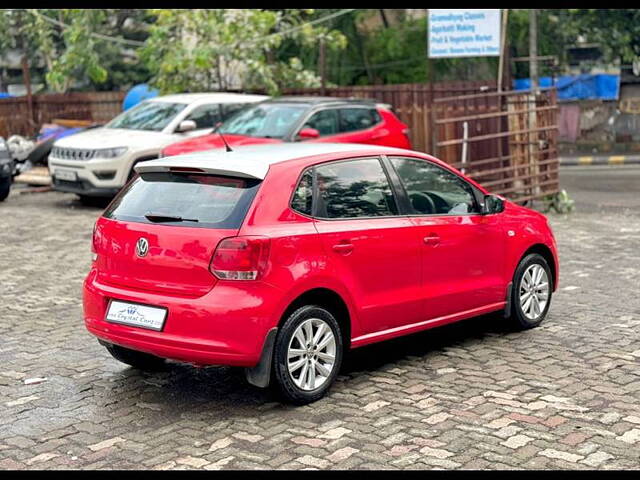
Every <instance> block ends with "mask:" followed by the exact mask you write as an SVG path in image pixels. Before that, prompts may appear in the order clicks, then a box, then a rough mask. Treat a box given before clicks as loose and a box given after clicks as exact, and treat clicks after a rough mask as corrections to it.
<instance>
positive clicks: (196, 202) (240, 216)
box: [104, 172, 260, 228]
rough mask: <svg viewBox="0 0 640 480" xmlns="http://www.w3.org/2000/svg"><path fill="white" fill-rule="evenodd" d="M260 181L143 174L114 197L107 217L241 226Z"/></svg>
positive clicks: (225, 226) (148, 221) (224, 177)
mask: <svg viewBox="0 0 640 480" xmlns="http://www.w3.org/2000/svg"><path fill="white" fill-rule="evenodd" d="M259 185H260V181H259V180H253V179H245V178H235V177H227V176H219V175H203V174H195V173H178V172H147V173H142V174H141V175H140V176H139V177H138V178H136V179H135V180H134V181H133V182H131V183H130V184H129V185H128V186H127V187H125V189H123V190H122V192H121V193H120V194H118V196H117V197H116V198H115V200H114V201H113V202H112V203H111V205H110V206H109V207H108V208H107V210H106V211H105V212H104V216H105V217H106V218H113V219H116V220H123V221H129V222H140V223H162V224H168V225H179V226H185V227H204V228H239V227H240V225H241V224H242V221H243V220H244V216H245V215H246V213H247V210H248V209H249V205H250V204H251V202H252V200H253V198H254V197H255V194H256V192H257V190H258V187H259Z"/></svg>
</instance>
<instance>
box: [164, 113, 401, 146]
mask: <svg viewBox="0 0 640 480" xmlns="http://www.w3.org/2000/svg"><path fill="white" fill-rule="evenodd" d="M378 113H380V116H381V117H382V123H380V124H378V125H374V126H373V127H371V128H369V129H367V130H358V131H355V132H348V133H341V134H338V135H328V136H325V137H320V138H317V139H313V140H306V141H307V142H318V143H322V142H338V143H365V144H371V145H382V146H386V147H397V148H407V149H410V148H411V142H410V141H409V138H408V137H407V136H406V135H405V134H404V133H403V132H404V131H405V130H406V129H407V126H406V125H405V124H404V123H402V122H401V121H400V120H398V118H397V117H396V116H395V115H394V114H393V112H391V111H389V110H387V109H384V108H379V109H378ZM224 139H225V140H226V141H227V143H228V144H229V145H230V146H231V147H237V146H241V145H260V144H266V143H283V142H282V140H280V139H277V138H261V137H248V136H244V135H231V134H225V135H224ZM215 148H224V142H223V141H222V138H221V137H220V135H219V134H217V133H211V134H207V135H201V136H199V137H194V138H189V139H186V140H182V141H180V142H176V143H172V144H171V145H169V146H167V147H165V148H164V149H163V150H162V155H163V156H165V157H168V156H172V155H180V154H183V153H191V152H199V151H204V150H212V149H215Z"/></svg>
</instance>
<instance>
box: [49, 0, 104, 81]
mask: <svg viewBox="0 0 640 480" xmlns="http://www.w3.org/2000/svg"><path fill="white" fill-rule="evenodd" d="M105 15H106V13H105V12H104V11H103V10H76V9H74V10H65V11H63V18H64V20H65V21H66V22H65V23H68V24H69V28H67V29H65V30H64V31H63V32H62V36H63V38H64V43H65V47H66V48H65V49H64V51H63V52H62V54H61V55H60V56H59V57H58V58H56V59H55V60H53V62H52V64H51V68H50V69H49V72H48V73H47V74H46V79H47V83H48V84H49V86H50V87H52V88H53V89H54V90H57V91H60V92H65V91H67V90H68V89H69V85H70V83H71V81H72V80H73V79H74V78H78V77H80V76H82V75H87V76H88V77H89V78H90V79H91V80H92V81H93V82H95V83H102V82H104V81H106V79H107V77H108V73H107V70H106V69H105V68H104V67H103V66H102V65H101V61H100V60H101V59H100V55H99V53H98V48H97V44H98V41H96V39H95V38H94V37H92V36H91V32H93V31H95V30H96V29H97V28H98V27H99V26H100V25H101V24H102V23H104V21H105ZM36 17H37V15H36Z"/></svg>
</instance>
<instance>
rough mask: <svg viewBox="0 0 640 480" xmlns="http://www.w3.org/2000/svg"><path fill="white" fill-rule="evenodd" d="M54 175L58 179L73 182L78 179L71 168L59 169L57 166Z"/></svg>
mask: <svg viewBox="0 0 640 480" xmlns="http://www.w3.org/2000/svg"><path fill="white" fill-rule="evenodd" d="M54 174H55V177H56V178H57V179H58V180H66V181H68V182H75V181H76V180H77V179H78V174H77V173H76V172H74V171H73V170H61V169H59V168H57V169H56V171H55V172H54Z"/></svg>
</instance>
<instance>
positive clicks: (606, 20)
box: [563, 8, 640, 62]
mask: <svg viewBox="0 0 640 480" xmlns="http://www.w3.org/2000/svg"><path fill="white" fill-rule="evenodd" d="M563 17H564V19H565V20H566V21H565V22H563V28H565V29H566V31H567V34H568V35H569V36H570V37H572V38H573V39H576V40H577V39H578V37H582V38H583V39H584V40H585V41H586V42H587V43H591V42H593V43H598V44H600V45H601V46H602V47H603V54H604V57H605V58H604V59H605V61H606V62H615V61H621V62H632V61H634V60H636V59H637V58H638V57H640V10H638V9H633V8H617V9H593V8H590V9H569V10H566V11H565V12H564V13H563Z"/></svg>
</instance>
